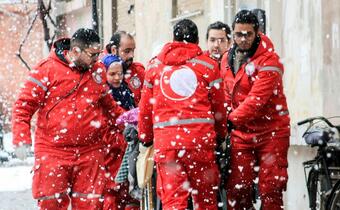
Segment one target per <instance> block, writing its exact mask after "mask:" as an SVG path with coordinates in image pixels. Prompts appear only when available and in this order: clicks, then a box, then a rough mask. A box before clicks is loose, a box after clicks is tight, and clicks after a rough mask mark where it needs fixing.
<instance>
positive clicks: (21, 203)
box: [0, 190, 37, 210]
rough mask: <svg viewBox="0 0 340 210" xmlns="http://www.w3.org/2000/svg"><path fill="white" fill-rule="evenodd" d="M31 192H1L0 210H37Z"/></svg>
mask: <svg viewBox="0 0 340 210" xmlns="http://www.w3.org/2000/svg"><path fill="white" fill-rule="evenodd" d="M36 209H37V207H36V203H35V201H34V200H33V198H32V194H31V190H25V191H19V192H0V210H36Z"/></svg>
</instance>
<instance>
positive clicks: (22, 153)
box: [14, 144, 31, 160]
mask: <svg viewBox="0 0 340 210" xmlns="http://www.w3.org/2000/svg"><path fill="white" fill-rule="evenodd" d="M30 148H31V145H29V144H22V145H18V146H17V147H16V148H15V149H14V154H15V156H16V157H17V158H18V159H20V160H25V159H26V158H27V156H28V154H29V152H30Z"/></svg>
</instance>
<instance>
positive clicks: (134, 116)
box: [116, 108, 139, 125]
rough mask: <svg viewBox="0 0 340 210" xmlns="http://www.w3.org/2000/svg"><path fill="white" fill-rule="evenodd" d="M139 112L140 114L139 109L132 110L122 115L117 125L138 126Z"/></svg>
mask: <svg viewBox="0 0 340 210" xmlns="http://www.w3.org/2000/svg"><path fill="white" fill-rule="evenodd" d="M138 112H139V108H134V109H131V110H129V111H127V112H124V113H123V114H122V115H120V116H119V117H118V119H117V121H116V122H117V124H118V125H121V124H125V123H128V124H134V125H137V122H138Z"/></svg>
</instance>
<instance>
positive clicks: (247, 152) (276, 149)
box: [226, 136, 289, 210]
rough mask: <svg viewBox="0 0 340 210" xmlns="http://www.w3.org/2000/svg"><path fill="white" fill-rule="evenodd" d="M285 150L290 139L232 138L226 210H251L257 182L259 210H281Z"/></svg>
mask: <svg viewBox="0 0 340 210" xmlns="http://www.w3.org/2000/svg"><path fill="white" fill-rule="evenodd" d="M288 147H289V137H284V138H276V137H269V138H266V139H256V141H255V140H253V139H252V140H244V139H241V138H239V137H235V136H232V139H231V163H230V164H231V165H230V169H231V173H230V175H229V176H228V181H227V184H226V189H227V204H228V210H243V209H254V207H253V204H252V195H253V194H252V193H253V185H254V183H255V182H257V181H258V186H259V193H260V197H261V203H262V210H281V209H283V201H282V192H283V191H284V190H285V189H286V184H287V180H288V174H287V167H288V161H287V153H288ZM257 175H258V180H257V179H256V177H257Z"/></svg>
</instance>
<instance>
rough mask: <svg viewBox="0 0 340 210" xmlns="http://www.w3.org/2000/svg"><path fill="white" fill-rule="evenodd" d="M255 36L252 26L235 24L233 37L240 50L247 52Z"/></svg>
mask: <svg viewBox="0 0 340 210" xmlns="http://www.w3.org/2000/svg"><path fill="white" fill-rule="evenodd" d="M256 36H257V33H256V32H255V30H254V27H253V25H252V24H247V23H246V24H243V23H236V24H235V28H234V32H233V37H234V42H235V43H236V44H237V46H238V47H239V49H240V50H244V51H246V50H249V49H250V48H251V46H252V45H253V42H254V40H255V38H256Z"/></svg>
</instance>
